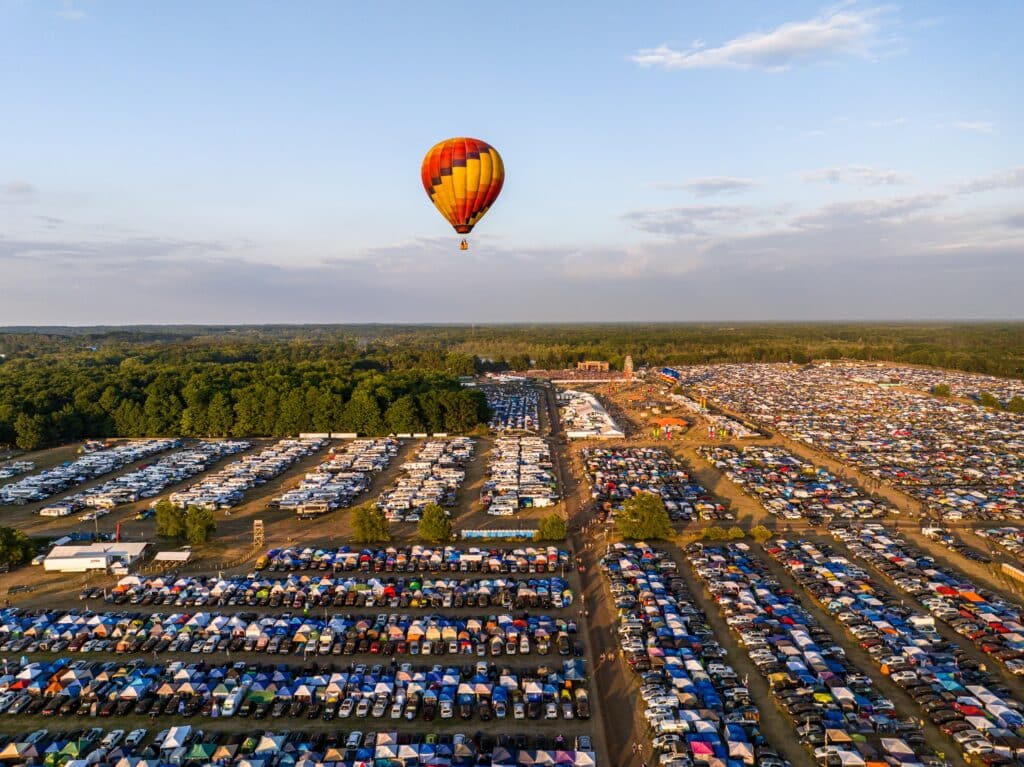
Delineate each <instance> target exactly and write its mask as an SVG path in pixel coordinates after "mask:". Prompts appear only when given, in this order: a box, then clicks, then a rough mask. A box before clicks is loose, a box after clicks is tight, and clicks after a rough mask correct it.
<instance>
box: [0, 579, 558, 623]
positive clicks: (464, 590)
mask: <svg viewBox="0 0 1024 767" xmlns="http://www.w3.org/2000/svg"><path fill="white" fill-rule="evenodd" d="M253 575H255V574H253ZM107 601H108V602H110V603H116V604H144V605H149V604H156V605H161V604H163V605H177V606H196V607H201V606H204V605H211V606H220V607H223V606H225V605H226V606H232V607H234V606H236V605H247V606H250V607H265V606H270V607H280V606H286V607H291V608H302V607H307V606H308V607H328V606H332V607H393V608H405V607H413V608H416V607H488V606H490V605H505V606H509V607H515V608H516V609H523V608H527V607H545V608H547V607H563V606H565V605H567V604H571V603H572V591H571V590H570V589H569V586H568V584H567V583H566V582H565V581H564V580H563V579H562V578H559V577H550V578H540V577H534V578H527V577H523V578H515V577H495V578H472V579H469V578H466V579H459V578H422V577H420V576H418V575H410V576H409V577H405V576H401V575H400V576H391V577H379V578H378V577H370V578H365V579H362V578H357V577H351V576H350V577H344V578H339V577H329V576H326V575H325V576H308V575H292V576H289V577H287V578H262V577H233V578H214V577H212V576H203V575H193V576H183V577H177V578H176V577H163V576H152V577H140V576H137V575H129V576H125V577H124V578H122V579H121V580H120V581H118V583H117V585H116V586H115V587H113V588H112V589H110V590H109V592H108V594H107ZM0 631H2V628H0Z"/></svg>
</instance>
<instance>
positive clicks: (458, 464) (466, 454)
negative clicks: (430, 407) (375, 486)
mask: <svg viewBox="0 0 1024 767" xmlns="http://www.w3.org/2000/svg"><path fill="white" fill-rule="evenodd" d="M475 447H476V442H475V440H473V439H470V438H469V437H453V438H451V439H432V440H428V441H426V442H424V443H423V444H422V445H420V447H419V450H418V451H417V453H416V456H415V457H414V458H413V459H411V460H408V461H406V462H405V463H404V464H403V465H402V476H401V477H399V478H398V479H397V480H396V481H395V483H394V485H393V486H392V487H390V488H388V489H387V490H385V491H384V492H382V493H381V494H380V496H379V497H378V499H377V507H378V508H380V509H381V510H383V512H384V515H385V516H386V517H387V519H388V521H390V522H419V520H420V515H421V513H422V511H423V508H424V507H425V506H427V505H428V504H431V503H434V504H437V505H438V506H442V507H445V508H449V507H452V506H454V505H455V503H456V495H455V494H456V492H457V491H458V489H459V488H460V487H461V486H462V483H463V482H464V481H465V479H466V469H465V466H466V464H468V463H469V462H470V461H471V460H472V459H473V452H474V449H475Z"/></svg>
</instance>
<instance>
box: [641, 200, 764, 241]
mask: <svg viewBox="0 0 1024 767" xmlns="http://www.w3.org/2000/svg"><path fill="white" fill-rule="evenodd" d="M752 213H753V209H751V208H749V207H746V206H742V205H683V206H680V207H677V208H664V209H660V210H641V211H634V212H632V213H627V214H626V215H625V216H624V217H623V218H625V219H626V220H627V221H629V222H630V223H632V224H633V226H635V227H636V228H637V229H640V230H642V231H645V232H649V233H651V234H663V235H671V236H680V235H688V234H706V233H707V232H708V231H710V230H712V229H714V228H715V227H716V226H718V225H720V224H724V223H728V224H735V223H737V222H740V221H743V220H745V219H747V218H749V217H750V216H751V214H752Z"/></svg>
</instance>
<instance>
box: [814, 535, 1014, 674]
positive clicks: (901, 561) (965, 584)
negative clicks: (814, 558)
mask: <svg viewBox="0 0 1024 767" xmlns="http://www.w3.org/2000/svg"><path fill="white" fill-rule="evenodd" d="M832 536H833V537H834V538H835V539H836V540H839V541H842V542H843V543H844V544H845V545H846V547H847V549H848V550H849V551H850V553H851V554H853V555H854V556H856V557H859V558H860V559H863V560H864V561H865V562H867V563H868V564H869V565H871V566H872V567H874V568H875V569H877V570H878V571H879V572H881V573H884V574H885V575H887V576H888V577H889V578H890V579H891V580H892V582H893V583H894V584H896V587H897V588H898V589H899V590H900V591H902V592H903V593H905V594H908V595H910V596H912V597H915V598H916V599H917V600H918V601H920V603H921V604H922V605H924V606H925V608H927V609H928V611H929V613H931V614H932V615H933V616H935V617H936V618H938V619H939V620H941V621H943V622H945V623H946V624H947V625H948V626H949V627H950V628H951V629H953V630H954V631H956V632H957V633H958V634H960V635H962V636H964V637H967V639H969V640H970V641H972V642H973V643H974V644H975V646H976V647H978V649H980V650H981V651H982V652H984V653H987V654H988V655H991V656H992V657H993V658H996V659H997V660H999V661H1001V662H1002V663H1004V664H1005V665H1006V667H1007V668H1008V669H1009V670H1010V671H1011V672H1012V673H1014V674H1024V623H1022V609H1021V606H1020V605H1019V604H1016V603H1014V602H1010V601H1009V600H1007V599H1004V598H1003V597H1000V596H999V595H997V594H994V593H992V592H990V591H988V590H986V589H984V588H982V587H980V586H978V585H977V584H975V583H973V582H972V581H971V580H969V579H968V578H967V577H966V576H965V575H964V574H963V573H961V572H959V571H956V570H953V569H952V568H950V567H947V566H944V565H942V564H939V563H938V562H936V561H935V560H934V559H932V558H931V557H929V556H927V555H925V554H924V553H923V552H922V551H920V550H919V549H918V548H917V547H915V546H912V545H911V544H909V543H908V542H907V541H906V540H904V539H903V537H902V536H901V535H900V534H899V532H898V531H896V530H893V529H891V528H888V527H884V526H882V525H866V526H852V527H849V528H834V529H833V530H832Z"/></svg>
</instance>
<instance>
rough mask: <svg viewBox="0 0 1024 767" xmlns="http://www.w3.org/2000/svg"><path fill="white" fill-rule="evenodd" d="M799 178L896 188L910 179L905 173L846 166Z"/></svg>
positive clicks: (826, 169)
mask: <svg viewBox="0 0 1024 767" xmlns="http://www.w3.org/2000/svg"><path fill="white" fill-rule="evenodd" d="M801 178H803V180H804V181H809V182H812V183H815V182H821V181H827V182H830V183H833V184H839V183H846V184H859V185H862V186H897V185H899V184H906V183H908V182H909V181H910V180H911V177H910V176H909V175H907V174H906V173H900V172H898V171H895V170H886V169H883V168H871V167H869V166H867V165H846V166H842V167H835V168H820V169H818V170H811V171H807V172H806V173H804V174H803V175H802V176H801Z"/></svg>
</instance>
